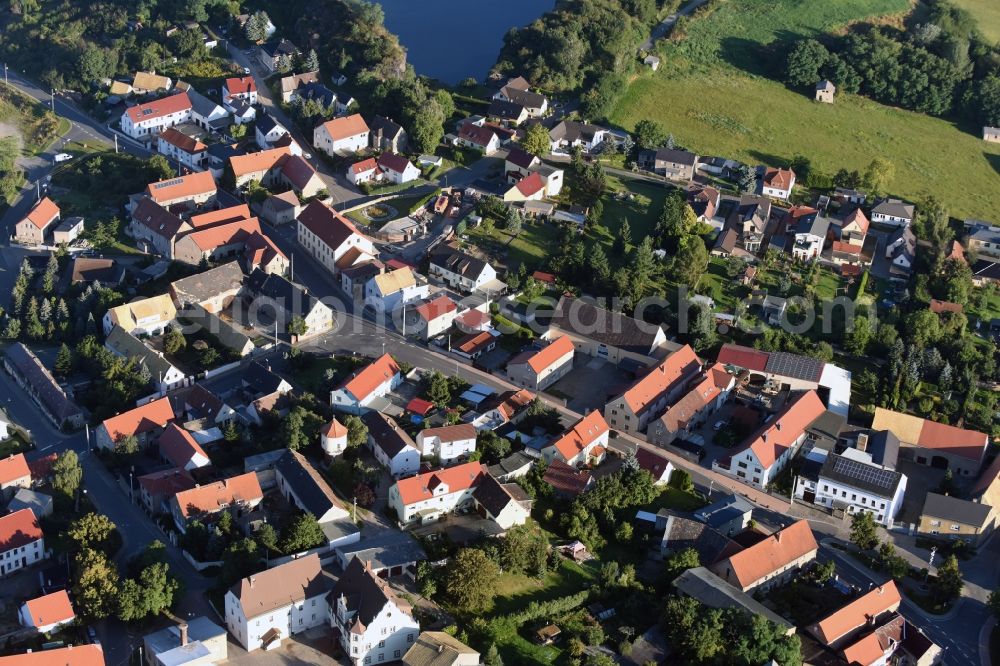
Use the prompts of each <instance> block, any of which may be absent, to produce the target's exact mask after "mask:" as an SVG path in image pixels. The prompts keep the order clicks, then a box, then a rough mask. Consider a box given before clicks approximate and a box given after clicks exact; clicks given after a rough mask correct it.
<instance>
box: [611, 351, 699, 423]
mask: <svg viewBox="0 0 1000 666" xmlns="http://www.w3.org/2000/svg"><path fill="white" fill-rule="evenodd" d="M700 369H701V359H699V358H698V355H697V354H695V353H694V349H692V348H691V345H684V346H683V347H681V348H680V349H678V350H677V351H675V352H674V353H673V354H671V355H670V356H668V357H667V358H665V359H663V360H662V361H661V362H660V363H659V365H657V366H656V367H655V368H653V369H652V370H651V371H650V372H649V373H648V374H647V375H645V376H643V377H641V378H640V379H639V380H638V381H636V382H635V383H634V384H632V386H630V387H629V388H628V390H626V391H625V393H623V394H622V399H623V400H624V401H625V403H626V404H627V405H628V406H629V409H631V410H632V413H634V414H638V413H640V412H641V411H642V410H643V409H645V408H646V407H647V406H649V405H650V404H652V403H655V402H656V401H657V400H659V399H660V397H661V396H662V395H663V394H665V393H667V392H669V391H670V390H672V389H673V388H675V387H677V386H679V385H680V384H682V383H684V382H687V381H688V380H689V379H691V377H693V376H694V375H695V373H697V372H698V371H699V370H700Z"/></svg>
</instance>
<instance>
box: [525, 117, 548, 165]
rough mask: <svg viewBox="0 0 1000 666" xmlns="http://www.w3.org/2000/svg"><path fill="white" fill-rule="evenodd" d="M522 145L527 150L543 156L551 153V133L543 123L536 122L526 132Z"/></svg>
mask: <svg viewBox="0 0 1000 666" xmlns="http://www.w3.org/2000/svg"><path fill="white" fill-rule="evenodd" d="M521 146H522V147H523V148H524V150H525V152H528V153H531V154H532V155H537V156H539V157H542V156H544V155H548V154H549V151H550V150H551V148H552V142H551V140H550V139H549V133H548V131H547V130H546V129H545V126H544V125H542V124H541V123H536V124H534V125H532V126H531V127H529V128H528V130H527V131H526V132H525V134H524V139H523V140H522V141H521Z"/></svg>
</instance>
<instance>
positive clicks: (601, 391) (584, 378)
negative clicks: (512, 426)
mask: <svg viewBox="0 0 1000 666" xmlns="http://www.w3.org/2000/svg"><path fill="white" fill-rule="evenodd" d="M580 356H581V355H577V359H578V360H575V361H574V363H573V369H572V370H570V371H569V373H567V374H566V376H565V377H563V378H562V379H560V380H559V381H557V382H556V383H555V384H553V385H552V386H550V387H549V388H547V389H545V390H546V392H547V393H549V394H550V395H553V396H556V397H558V398H564V397H565V398H567V402H566V406H567V407H569V408H570V409H572V410H573V411H575V412H580V413H581V414H585V413H586V412H588V411H590V410H593V409H598V410H601V411H604V405H606V404H607V403H608V400H609V398H610V397H614V396H617V395H621V393H622V392H623V391H624V390H625V389H626V388H627V387H628V385H629V382H630V381H631V379H632V378H631V376H630V375H629V374H628V373H627V372H625V371H623V370H619V369H618V367H617V366H615V364H614V363H608V362H607V361H605V360H604V359H600V358H590V357H589V356H583V357H582V359H581V358H580Z"/></svg>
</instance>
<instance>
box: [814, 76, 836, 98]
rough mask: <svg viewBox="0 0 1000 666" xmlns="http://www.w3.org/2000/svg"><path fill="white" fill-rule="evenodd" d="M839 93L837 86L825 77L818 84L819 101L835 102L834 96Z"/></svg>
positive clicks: (817, 95)
mask: <svg viewBox="0 0 1000 666" xmlns="http://www.w3.org/2000/svg"><path fill="white" fill-rule="evenodd" d="M836 94H837V86H835V85H833V83H831V82H830V81H828V80H826V79H823V80H822V81H820V82H819V83H817V84H816V96H815V99H816V101H817V102H823V103H824V104H833V96H834V95H836Z"/></svg>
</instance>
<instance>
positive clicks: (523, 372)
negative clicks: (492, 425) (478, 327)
mask: <svg viewBox="0 0 1000 666" xmlns="http://www.w3.org/2000/svg"><path fill="white" fill-rule="evenodd" d="M574 351H575V349H574V347H573V341H572V340H571V339H570V338H569V337H567V336H565V335H564V336H561V337H558V338H556V339H555V340H553V341H552V342H551V343H549V345H548V346H546V347H542V348H541V349H529V350H528V351H524V352H521V353H520V354H518V355H517V356H515V357H514V358H512V359H510V361H509V362H508V363H507V380H508V381H509V382H511V383H512V384H516V385H517V386H523V387H524V388H530V389H531V390H533V391H542V390H544V389H545V388H547V387H549V386H551V385H552V384H554V383H556V382H557V381H559V380H560V379H562V378H563V377H565V376H566V374H567V373H569V371H570V370H572V369H573V353H574Z"/></svg>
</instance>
